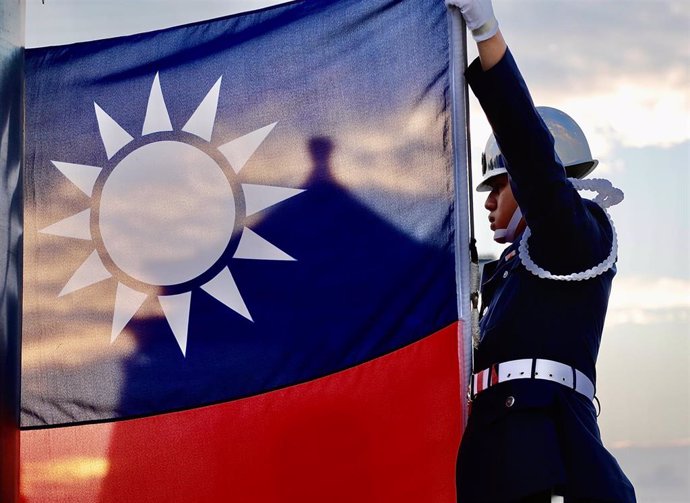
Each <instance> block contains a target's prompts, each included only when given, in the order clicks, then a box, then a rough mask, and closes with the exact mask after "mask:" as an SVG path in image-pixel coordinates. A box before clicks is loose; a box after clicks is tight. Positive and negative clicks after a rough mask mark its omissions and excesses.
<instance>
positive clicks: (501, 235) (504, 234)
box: [494, 229, 508, 244]
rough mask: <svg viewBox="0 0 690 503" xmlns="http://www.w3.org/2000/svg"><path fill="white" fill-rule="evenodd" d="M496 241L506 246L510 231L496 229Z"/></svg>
mask: <svg viewBox="0 0 690 503" xmlns="http://www.w3.org/2000/svg"><path fill="white" fill-rule="evenodd" d="M494 241H496V242H497V243H499V244H506V243H507V242H508V229H496V230H495V231H494Z"/></svg>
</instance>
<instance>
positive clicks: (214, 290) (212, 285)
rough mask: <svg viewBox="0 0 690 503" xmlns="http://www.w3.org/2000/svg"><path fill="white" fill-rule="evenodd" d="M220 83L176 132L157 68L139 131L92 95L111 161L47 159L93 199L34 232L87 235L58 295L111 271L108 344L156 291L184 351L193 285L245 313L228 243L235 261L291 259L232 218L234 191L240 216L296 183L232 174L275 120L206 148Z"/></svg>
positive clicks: (270, 201)
mask: <svg viewBox="0 0 690 503" xmlns="http://www.w3.org/2000/svg"><path fill="white" fill-rule="evenodd" d="M220 85H221V78H219V79H218V81H217V82H216V83H215V84H214V86H213V87H212V88H211V90H210V91H209V92H208V94H207V95H206V97H205V98H204V99H203V100H202V102H201V103H200V104H199V106H198V107H197V109H196V111H195V112H194V113H193V114H192V116H191V117H190V119H189V120H188V121H187V123H186V124H185V125H184V126H183V127H182V132H179V131H178V132H174V131H173V127H172V125H171V122H170V117H169V115H168V110H167V107H166V105H165V101H164V99H163V92H162V90H161V86H160V80H159V76H158V74H156V76H155V78H154V80H153V85H152V86H151V93H150V95H149V99H148V106H147V108H146V116H145V119H144V125H143V127H142V131H141V137H139V138H137V139H135V138H133V137H132V136H131V135H130V134H129V133H128V132H127V131H125V130H124V129H123V128H122V127H121V126H120V125H119V124H118V123H117V122H116V121H115V120H114V119H113V118H111V117H110V116H109V115H108V114H107V113H106V112H105V111H104V110H103V109H101V108H100V107H99V106H98V104H96V103H94V107H95V110H96V118H97V121H98V128H99V132H100V136H101V139H102V141H103V145H104V147H105V152H106V155H107V158H108V160H109V161H111V160H113V158H115V160H114V161H111V163H110V164H112V166H111V165H108V166H105V167H98V166H88V165H83V164H72V163H67V162H59V161H52V163H53V165H54V166H55V167H56V168H57V169H59V170H60V171H61V172H62V173H63V174H64V175H65V176H66V177H67V178H68V179H69V180H70V181H71V182H72V183H73V184H74V185H76V186H77V187H78V188H79V189H80V190H81V191H83V192H84V193H86V195H88V196H89V197H90V198H91V201H92V204H91V207H90V208H89V209H86V210H84V211H82V212H81V213H77V214H75V215H73V216H71V217H68V218H65V219H64V220H61V221H59V222H57V223H55V224H53V225H50V226H48V227H46V228H45V229H42V230H41V231H40V232H42V233H46V234H52V235H57V236H63V237H70V238H76V239H84V240H89V241H92V242H95V245H94V250H93V251H92V252H91V254H90V255H89V256H88V257H87V258H86V260H85V261H84V262H83V263H82V264H81V266H79V268H78V269H77V270H76V272H75V273H74V274H73V275H72V277H71V278H70V279H69V281H68V282H67V283H66V284H65V286H64V288H63V289H62V291H61V292H60V294H59V296H63V295H67V294H69V293H72V292H75V291H77V290H80V289H82V288H84V287H87V286H89V285H92V284H94V283H98V282H99V281H103V280H105V279H108V278H111V277H115V278H117V279H118V283H117V292H116V295H115V306H114V311H113V323H112V332H111V339H110V340H111V342H114V341H115V339H117V337H118V335H119V334H120V333H121V332H122V330H123V329H124V328H125V326H126V325H127V323H129V321H130V320H131V319H132V318H133V317H134V315H135V314H136V312H137V311H138V310H139V308H140V307H141V306H142V304H143V303H144V301H145V300H146V299H147V298H148V297H149V296H150V295H156V296H157V297H158V301H159V303H160V306H161V308H162V310H163V314H164V315H165V318H166V319H167V321H168V324H169V325H170V328H171V330H172V333H173V334H174V336H175V339H176V340H177V343H178V345H179V347H180V349H181V350H182V353H183V354H186V349H187V331H188V324H189V311H190V302H191V295H192V293H191V290H192V288H194V284H195V283H196V284H197V285H198V286H199V287H200V288H201V289H203V290H204V291H205V292H207V293H208V294H210V295H211V296H213V297H214V298H216V299H217V300H219V301H220V302H222V303H223V304H225V305H226V306H228V307H229V308H230V309H232V310H233V311H235V312H237V313H238V314H240V315H241V316H243V317H244V318H246V319H248V320H250V321H253V320H252V317H251V315H250V313H249V309H248V308H247V306H246V305H245V302H244V300H243V298H242V295H241V294H240V291H239V289H238V287H237V285H236V283H235V280H234V278H233V276H232V274H231V272H230V269H229V267H228V266H227V265H226V264H227V261H222V260H220V259H221V258H222V257H223V256H224V255H226V254H227V253H228V252H229V251H230V252H232V258H235V259H255V260H295V259H294V258H292V257H291V256H290V255H288V254H287V253H285V252H284V251H282V250H280V249H279V248H278V247H276V246H275V245H273V244H271V243H270V242H269V241H267V240H266V239H264V238H262V237H261V236H259V235H258V234H256V233H255V232H254V231H252V230H251V229H249V228H248V227H245V226H244V225H242V224H240V223H238V222H241V220H242V219H241V218H238V215H237V208H238V207H239V208H240V209H241V207H242V205H241V204H238V201H237V200H238V197H239V198H240V199H241V200H243V201H244V216H250V215H253V214H256V213H258V212H260V211H262V210H264V209H265V208H268V207H269V206H272V205H274V204H276V203H278V202H281V201H284V200H286V199H288V198H290V197H292V196H295V195H297V194H299V193H300V192H302V190H301V189H293V188H287V187H274V186H268V185H254V184H246V183H239V182H238V181H237V175H238V174H239V173H240V171H241V170H242V168H243V167H244V165H245V163H246V162H247V161H248V160H249V158H250V157H251V156H252V154H253V153H254V152H255V151H256V149H257V148H258V147H259V145H261V143H262V142H263V141H264V139H265V138H266V137H267V136H268V134H269V133H270V132H271V130H272V129H273V127H274V126H275V125H276V123H273V124H269V125H268V126H265V127H262V128H260V129H257V130H255V131H253V132H251V133H249V134H247V135H245V136H242V137H240V138H237V139H235V140H233V141H230V142H228V143H225V144H224V145H221V146H220V147H218V148H217V149H214V148H213V147H212V146H211V144H210V140H211V135H212V132H213V127H214V124H215V118H216V110H217V108H218V96H219V94H220ZM149 135H154V136H149ZM199 138H201V139H202V140H204V142H201V145H200V142H199ZM126 146H127V147H128V148H127V149H125V147H126ZM118 154H119V155H118ZM116 156H118V157H116ZM120 157H121V158H120ZM118 159H119V160H118ZM115 161H117V162H115ZM226 163H227V165H229V167H230V169H227V168H228V166H225V164H226ZM235 231H237V232H241V235H240V238H239V242H237V246H236V248H235V249H234V251H233V250H229V248H228V245H229V244H230V242H231V238H232V236H233V233H234V232H235ZM96 244H98V246H96ZM161 292H162V293H163V294H161Z"/></svg>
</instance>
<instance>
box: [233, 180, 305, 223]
mask: <svg viewBox="0 0 690 503" xmlns="http://www.w3.org/2000/svg"><path fill="white" fill-rule="evenodd" d="M242 192H243V193H244V201H245V205H246V214H247V216H250V215H254V214H255V213H258V212H260V211H261V210H265V209H266V208H268V207H269V206H273V205H274V204H278V203H279V202H281V201H285V200H286V199H290V198H291V197H294V196H296V195H297V194H301V193H302V192H304V189H291V188H288V187H273V186H271V185H253V184H251V183H243V184H242Z"/></svg>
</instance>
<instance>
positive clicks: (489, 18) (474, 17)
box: [445, 0, 498, 42]
mask: <svg viewBox="0 0 690 503" xmlns="http://www.w3.org/2000/svg"><path fill="white" fill-rule="evenodd" d="M445 1H446V5H453V6H454V7H457V8H458V9H460V12H461V13H462V17H463V18H464V19H465V24H466V25H467V27H468V28H469V29H470V30H471V31H472V37H473V38H474V39H475V40H476V41H477V42H481V41H483V40H487V39H489V38H491V37H493V36H494V35H496V32H497V31H498V21H496V16H494V8H493V6H492V5H491V0H445Z"/></svg>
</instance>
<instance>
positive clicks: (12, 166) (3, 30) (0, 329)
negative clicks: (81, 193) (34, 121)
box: [0, 0, 25, 503]
mask: <svg viewBox="0 0 690 503" xmlns="http://www.w3.org/2000/svg"><path fill="white" fill-rule="evenodd" d="M24 9H25V3H24V0H15V1H11V2H5V3H4V4H3V6H2V9H0V10H2V17H0V248H1V254H0V501H2V502H7V503H14V502H16V501H18V500H19V382H20V379H19V371H20V349H19V348H20V344H19V341H20V337H21V265H22V220H23V198H22V183H23V181H22V169H21V165H22V160H23V151H24V148H23V147H24V145H23V144H24V137H23V134H24V127H23V122H24V117H23V115H24V114H23V110H24V101H23V88H24V66H23V61H24Z"/></svg>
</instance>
